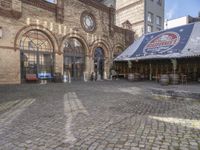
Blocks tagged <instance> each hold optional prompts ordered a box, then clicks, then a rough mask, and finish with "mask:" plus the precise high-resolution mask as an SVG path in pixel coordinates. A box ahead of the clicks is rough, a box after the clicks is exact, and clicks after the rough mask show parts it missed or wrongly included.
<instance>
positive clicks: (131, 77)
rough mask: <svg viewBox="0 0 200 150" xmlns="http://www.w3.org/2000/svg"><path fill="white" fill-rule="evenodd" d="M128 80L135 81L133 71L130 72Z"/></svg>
mask: <svg viewBox="0 0 200 150" xmlns="http://www.w3.org/2000/svg"><path fill="white" fill-rule="evenodd" d="M128 80H129V81H134V74H133V73H129V74H128Z"/></svg>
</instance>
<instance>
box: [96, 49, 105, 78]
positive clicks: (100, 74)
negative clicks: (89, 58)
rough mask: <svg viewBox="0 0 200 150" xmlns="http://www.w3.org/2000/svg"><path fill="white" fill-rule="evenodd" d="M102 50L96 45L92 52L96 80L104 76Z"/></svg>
mask: <svg viewBox="0 0 200 150" xmlns="http://www.w3.org/2000/svg"><path fill="white" fill-rule="evenodd" d="M104 60H105V58H104V51H103V49H102V48H101V47H97V48H96V49H95V52H94V71H95V74H96V76H97V80H102V79H103V78H104Z"/></svg>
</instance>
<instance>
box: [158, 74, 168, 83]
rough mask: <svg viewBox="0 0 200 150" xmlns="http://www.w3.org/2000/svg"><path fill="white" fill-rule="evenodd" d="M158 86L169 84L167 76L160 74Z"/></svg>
mask: <svg viewBox="0 0 200 150" xmlns="http://www.w3.org/2000/svg"><path fill="white" fill-rule="evenodd" d="M160 84H161V85H168V84H169V76H168V75H167V74H162V75H161V76H160Z"/></svg>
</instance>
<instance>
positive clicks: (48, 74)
mask: <svg viewBox="0 0 200 150" xmlns="http://www.w3.org/2000/svg"><path fill="white" fill-rule="evenodd" d="M114 12H115V11H114V9H113V8H109V7H106V6H105V5H102V4H100V3H99V2H95V1H93V0H50V1H49V0H0V64H1V65H0V84H8V83H9V84H19V83H22V82H24V81H27V80H28V81H29V80H37V79H44V78H45V79H46V78H47V79H52V78H54V77H55V76H58V74H59V75H62V74H67V75H70V76H71V78H72V79H73V80H80V79H83V78H84V77H85V79H89V78H90V76H91V74H92V73H94V72H95V73H96V75H97V77H98V79H106V78H108V77H109V73H110V67H111V66H112V62H113V57H115V56H116V55H118V54H119V53H120V52H121V51H122V50H123V49H125V48H126V47H127V46H129V44H130V43H132V41H133V37H134V36H133V35H134V34H133V32H132V31H130V30H126V29H122V28H120V27H117V26H115V24H114V17H115V16H114V15H115V13H114Z"/></svg>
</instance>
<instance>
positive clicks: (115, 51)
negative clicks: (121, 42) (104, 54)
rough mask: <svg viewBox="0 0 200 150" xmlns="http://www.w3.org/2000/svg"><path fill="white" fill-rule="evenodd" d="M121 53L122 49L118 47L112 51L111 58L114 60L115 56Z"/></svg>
mask: <svg viewBox="0 0 200 150" xmlns="http://www.w3.org/2000/svg"><path fill="white" fill-rule="evenodd" d="M122 52H123V48H122V47H120V46H118V47H116V48H115V50H114V54H113V58H116V57H117V56H119V55H120V54H121V53H122Z"/></svg>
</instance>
